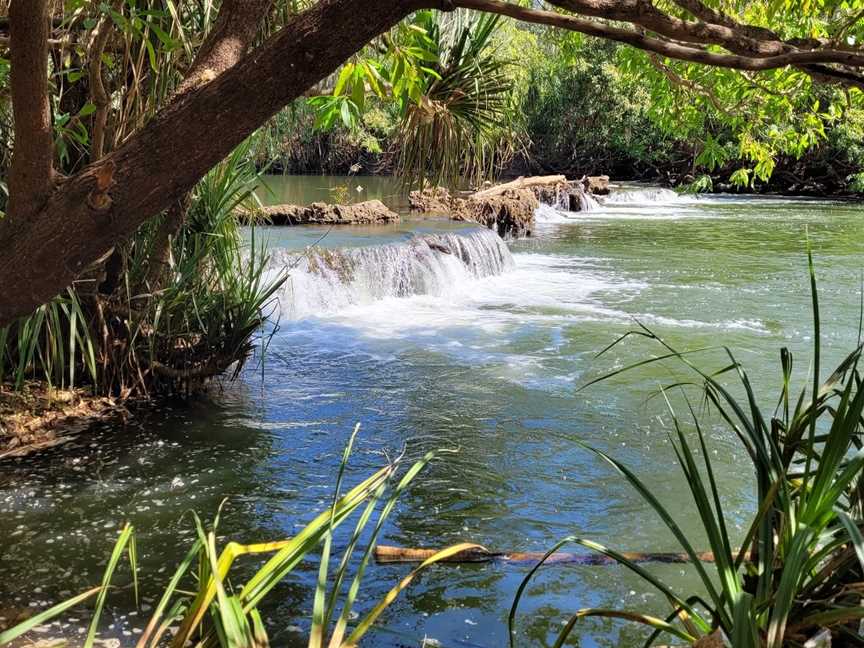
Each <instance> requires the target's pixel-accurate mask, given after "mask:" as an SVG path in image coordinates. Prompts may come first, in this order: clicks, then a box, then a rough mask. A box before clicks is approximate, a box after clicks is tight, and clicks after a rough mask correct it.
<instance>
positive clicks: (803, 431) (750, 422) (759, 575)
mask: <svg viewBox="0 0 864 648" xmlns="http://www.w3.org/2000/svg"><path fill="white" fill-rule="evenodd" d="M810 263H811V265H810V267H811V281H812V295H813V317H814V327H815V335H814V347H813V359H812V367H813V371H812V375H811V377H810V379H809V380H808V382H807V384H805V385H804V386H803V387H801V388H800V389H799V390H797V391H796V390H794V389H793V386H792V383H793V371H792V370H793V357H792V353H791V351H789V350H788V349H787V348H783V349H782V350H781V352H780V375H781V384H782V388H781V390H780V394H779V397H778V398H777V399H776V400H774V401H772V403H771V405H770V406H765V405H763V404H762V403H761V402H760V398H759V396H758V394H759V392H758V390H757V389H756V388H755V387H754V385H753V384H752V383H751V381H750V378H749V376H748V374H747V371H746V370H745V368H744V366H743V365H742V364H741V363H740V362H739V361H738V359H737V358H736V356H735V354H734V353H733V352H732V351H731V350H730V349H728V348H726V347H719V349H720V350H722V352H723V353H724V354H725V356H726V358H727V360H728V362H727V364H726V365H725V366H724V367H723V368H721V369H720V370H719V371H708V370H705V369H702V368H700V366H699V365H698V364H696V363H695V362H694V360H693V356H694V354H695V353H698V352H702V351H705V349H700V350H695V351H682V350H679V349H677V348H675V347H674V346H673V345H671V344H670V343H668V342H667V341H666V340H664V339H663V338H661V337H660V336H658V335H657V334H655V333H654V332H652V331H651V330H649V329H648V328H646V327H644V326H640V328H639V329H638V330H636V331H633V332H631V333H628V334H627V335H625V336H624V337H623V338H621V339H626V338H628V337H632V336H637V337H640V338H643V339H647V340H648V341H650V342H651V343H653V344H655V345H657V346H658V347H659V349H660V353H659V354H658V355H656V356H654V357H652V358H649V359H647V360H643V361H641V362H638V363H635V364H633V365H631V366H628V367H625V368H622V369H617V370H615V371H612V372H610V373H608V374H606V375H604V376H602V377H601V378H598V379H597V380H595V381H592V383H590V384H594V383H596V382H599V381H602V380H607V379H609V378H611V377H613V376H616V375H619V374H621V373H622V372H627V371H633V370H635V369H637V368H639V367H644V366H646V365H648V364H652V363H656V362H661V361H668V360H676V361H678V362H681V363H682V364H683V366H684V367H685V368H686V369H687V370H689V371H690V372H691V373H692V375H693V380H692V381H691V382H687V383H684V384H682V383H680V382H678V383H675V384H674V385H670V386H669V387H667V388H664V389H663V390H662V391H661V393H662V395H663V396H664V397H666V396H667V395H669V394H670V393H671V392H672V391H677V390H679V389H681V390H685V388H686V387H687V386H691V387H692V386H696V387H697V388H698V389H699V391H700V394H701V397H702V398H703V399H704V401H705V402H706V403H707V404H708V405H709V408H710V409H713V410H714V412H715V413H717V414H719V417H720V420H721V421H722V422H723V423H724V424H725V425H726V426H727V427H728V429H729V430H730V431H731V432H732V433H734V435H735V437H736V438H737V439H738V442H739V443H740V445H741V446H742V448H743V449H744V450H745V452H746V456H747V457H748V458H749V465H748V466H747V467H744V466H742V467H741V469H742V471H745V470H747V469H748V468H749V470H751V471H752V472H753V474H754V476H755V491H756V492H755V495H756V501H757V502H758V506H757V508H756V510H755V511H754V512H753V513H752V514H751V516H750V521H749V524H748V525H746V527H745V528H746V532H745V534H744V536H743V539H742V540H741V542H740V544H738V545H737V546H736V544H735V543H733V541H732V539H731V535H730V532H729V526H728V517H727V512H726V511H725V510H724V508H723V504H722V497H721V494H720V492H719V489H718V486H717V475H716V471H715V467H714V465H713V463H712V461H711V452H710V449H709V443H708V440H707V439H706V434H705V429H704V425H703V423H702V422H701V421H700V419H701V418H702V414H700V413H697V409H696V408H694V407H692V406H691V405H690V401H689V400H688V399H687V398H686V392H685V401H684V402H685V408H686V411H687V413H688V419H689V424H686V423H685V420H684V419H682V418H680V417H679V416H678V415H677V414H676V413H675V412H674V410H673V409H672V406H671V404H670V405H669V411H670V412H671V415H672V431H671V434H670V440H671V441H672V447H673V451H674V455H675V458H676V459H677V462H678V465H679V466H680V467H681V471H682V475H681V477H682V480H681V481H682V483H681V487H682V488H686V489H687V490H689V492H690V495H691V497H692V503H693V510H694V511H695V512H696V513H697V515H698V517H699V521H700V523H701V527H702V530H703V531H704V535H705V536H706V537H707V538H708V542H709V545H710V550H711V551H712V552H713V554H714V559H715V562H714V564H713V567H708V566H707V565H706V564H703V563H702V562H700V559H699V557H698V555H697V550H696V548H694V541H693V540H692V538H691V537H690V536H688V534H686V533H685V532H684V531H683V529H682V528H681V526H679V523H678V521H677V520H676V516H675V515H674V514H673V512H672V511H671V510H670V509H669V508H668V507H667V506H666V505H664V504H663V503H662V502H661V501H660V500H659V499H658V498H656V497H655V496H654V495H653V494H652V493H651V490H650V489H649V488H648V486H646V484H645V483H644V482H643V481H642V480H641V479H640V478H639V477H638V476H637V475H636V474H635V473H633V472H632V471H631V470H630V469H629V468H627V466H626V465H624V464H623V463H621V462H619V461H618V460H616V459H615V458H613V457H611V456H609V455H608V454H606V453H604V452H601V451H600V450H597V449H593V448H588V449H589V450H590V451H591V452H593V453H594V454H596V455H597V456H598V457H599V458H600V459H602V460H603V461H604V462H606V463H607V464H608V465H609V466H610V467H611V468H612V469H613V471H615V472H616V473H618V474H619V475H620V476H621V477H623V478H624V479H625V480H626V481H627V482H628V483H629V484H630V485H631V486H632V487H633V488H634V489H635V490H636V491H637V492H638V493H639V495H640V496H641V497H642V498H643V500H644V501H645V503H646V505H648V506H649V507H650V508H651V509H653V510H654V512H655V513H656V514H657V515H658V516H659V518H660V519H661V520H662V521H663V523H664V525H665V526H666V527H667V528H668V529H669V531H670V532H671V533H672V535H673V536H674V537H675V538H676V540H677V541H678V543H679V544H680V546H681V548H682V549H683V550H684V552H685V553H686V554H687V555H689V556H690V564H691V567H692V569H693V571H694V572H695V574H696V575H697V576H698V579H699V581H700V583H701V587H702V589H703V590H704V592H706V593H707V598H703V597H702V596H700V595H699V594H697V593H695V592H679V591H676V590H674V589H673V588H671V587H670V586H668V585H667V584H666V583H664V582H663V581H662V580H661V579H660V578H659V577H657V576H655V575H654V574H653V573H651V572H650V571H648V570H646V569H644V568H643V567H641V566H639V565H637V564H634V563H633V562H631V561H629V560H628V559H627V558H626V557H625V556H623V555H622V554H621V553H619V552H618V551H616V550H615V549H612V548H609V547H604V546H602V545H599V544H597V543H595V542H592V541H590V540H588V539H584V538H579V537H575V536H571V537H568V538H565V539H564V540H562V541H561V542H559V543H558V544H557V545H556V546H555V548H554V549H553V551H554V550H557V548H559V547H561V546H563V545H565V544H568V543H575V544H578V545H582V546H584V547H586V548H588V549H590V550H592V551H597V552H600V553H602V554H604V555H606V556H609V557H611V558H613V559H615V560H616V561H618V562H619V563H620V564H622V565H623V566H625V567H626V568H628V569H630V570H631V571H633V572H634V573H636V574H638V575H639V576H640V577H641V578H643V579H644V580H645V582H646V584H648V585H651V586H652V587H653V588H655V589H657V590H659V591H660V593H661V594H662V595H663V597H664V598H665V600H666V601H667V602H668V605H669V612H668V616H666V617H665V618H654V617H651V616H649V615H646V614H643V613H641V612H640V611H622V610H609V609H583V610H578V611H576V612H575V613H574V614H573V615H572V616H571V618H570V619H569V621H568V622H567V623H566V625H565V626H564V627H563V628H562V629H561V630H560V631H558V632H557V638H556V642H555V644H554V645H555V646H560V645H563V643H564V642H565V641H567V639H568V637H569V636H570V634H571V633H572V632H573V630H574V628H575V627H576V625H577V623H578V622H579V621H580V620H581V619H584V618H587V617H606V618H613V619H626V620H629V621H632V622H635V623H638V624H642V625H645V626H647V627H649V628H651V629H652V632H651V634H650V635H649V637H648V640H647V641H646V643H645V645H646V646H648V645H651V644H652V643H653V642H654V641H655V640H657V638H658V637H659V636H660V635H661V634H667V635H671V636H672V637H675V638H676V639H677V640H678V641H683V642H686V643H695V642H696V641H698V639H699V638H701V637H704V636H706V635H709V634H712V633H721V634H722V635H723V636H725V637H726V638H727V639H728V640H729V641H730V642H731V645H732V646H734V647H735V648H757V647H758V648H781V646H799V645H802V644H803V643H804V642H805V641H806V640H807V639H808V638H810V637H812V636H813V635H815V634H816V633H817V632H819V631H820V630H821V629H827V630H828V631H829V632H830V633H831V634H832V635H833V636H834V638H835V639H838V638H842V639H843V640H844V641H847V642H850V643H852V644H855V645H861V644H862V643H864V636H862V634H861V630H860V626H859V624H858V620H860V619H864V607H862V602H864V597H862V594H864V591H862V588H861V582H862V580H864V541H862V533H861V528H862V524H864V518H862V510H861V501H862V500H861V486H862V480H861V475H862V468H864V449H862V446H864V444H862V438H861V433H862V425H864V389H862V374H861V371H860V369H859V362H860V360H861V353H862V346H861V344H860V341H859V343H858V344H857V345H856V347H855V348H854V349H853V350H852V351H851V352H850V353H849V354H848V355H847V356H846V357H845V358H844V359H843V360H842V362H840V363H839V364H838V365H837V366H836V367H835V368H834V369H833V371H832V372H831V373H830V374H828V377H827V378H825V379H822V378H820V376H821V367H820V356H821V343H820V318H819V303H818V295H817V291H816V281H815V275H814V273H813V271H812V259H811V261H810ZM619 341H620V340H619ZM616 344H617V342H616ZM613 346H614V345H613ZM610 348H611V347H610ZM726 379H732V380H733V381H734V382H735V383H737V386H736V387H732V386H727V385H726ZM666 402H667V404H668V403H669V402H670V401H669V399H667V401H666ZM585 447H586V448H587V446H585ZM550 555H551V552H550ZM545 560H546V559H545V558H544V560H543V561H541V563H540V564H538V565H537V566H536V567H535V568H534V569H533V570H532V571H531V572H530V573H529V574H528V575H527V576H526V578H525V579H524V581H523V583H522V585H521V586H520V588H519V591H518V593H517V596H516V598H515V600H514V603H513V606H512V609H511V613H510V638H511V645H515V637H516V617H517V612H518V607H519V603H520V600H521V598H522V596H523V595H524V592H525V589H526V587H527V585H528V583H529V582H530V581H531V579H532V578H533V576H534V575H535V574H536V572H537V569H538V568H539V567H540V566H541V565H542V564H543V562H545Z"/></svg>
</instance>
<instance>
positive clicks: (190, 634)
mask: <svg viewBox="0 0 864 648" xmlns="http://www.w3.org/2000/svg"><path fill="white" fill-rule="evenodd" d="M358 429H359V425H358V426H357V427H355V429H354V433H353V434H352V435H351V437H350V440H349V442H348V444H347V446H346V448H345V452H344V454H343V457H342V462H341V464H340V467H339V471H338V476H337V479H336V484H335V488H334V491H333V496H332V499H331V504H330V506H329V507H328V509H327V510H325V511H324V512H323V513H321V514H319V515H318V516H317V517H315V518H314V519H313V520H312V521H311V522H309V523H308V524H307V525H306V526H305V527H304V528H303V529H302V530H301V531H300V532H299V533H297V535H295V536H294V537H292V538H288V539H284V540H277V541H274V542H262V543H256V544H245V545H244V544H240V543H237V542H233V541H229V542H227V543H226V544H225V545H224V546H223V547H221V548H220V547H219V546H218V543H217V539H216V538H217V529H218V526H219V518H220V512H217V514H216V517H215V519H214V521H213V523H212V524H211V525H209V526H205V524H204V523H203V522H202V521H201V519H200V518H199V517H198V516H197V515H195V514H192V521H193V523H194V525H195V530H196V536H197V537H196V539H195V541H194V542H193V543H192V544H191V545H190V546H189V548H188V550H187V552H186V555H185V557H184V558H183V559H182V560H181V561H180V563H179V564H178V565H177V566H176V568H175V569H174V571H173V573H172V575H171V577H170V578H169V580H168V582H167V583H166V585H165V587H164V589H163V590H162V594H161V596H160V599H159V602H158V603H157V604H156V606H155V608H154V611H153V614H152V616H151V617H150V619H149V621H148V623H147V625H146V627H145V629H144V631H143V633H142V634H141V636H140V638H139V639H138V641H137V644H136V648H156V647H157V646H162V645H169V646H171V647H172V648H183V647H184V646H190V645H191V646H195V647H196V648H212V647H215V646H220V647H222V648H264V647H265V646H267V645H268V639H267V632H266V629H265V627H264V624H263V622H262V618H261V614H260V612H259V611H258V608H259V606H260V605H262V603H264V602H265V600H266V598H267V596H268V595H269V594H270V593H271V592H272V591H273V589H274V588H275V587H276V586H277V585H278V584H279V583H281V582H282V581H284V580H285V578H286V577H288V576H289V575H290V574H291V573H292V572H293V571H294V570H295V569H296V568H297V566H298V565H300V564H301V563H302V562H303V561H306V560H309V559H313V558H314V557H315V555H316V554H318V559H319V566H320V569H319V577H318V582H317V585H316V588H315V595H314V609H313V613H312V623H311V630H310V634H309V646H310V648H323V647H324V646H326V647H327V648H351V647H354V646H357V645H358V644H359V642H360V640H361V639H362V638H363V637H364V636H365V635H366V634H367V633H368V632H369V630H370V629H371V628H372V627H373V625H374V623H375V621H376V620H377V619H378V618H379V617H380V615H381V614H382V613H383V612H384V610H386V609H387V607H389V606H390V605H391V604H392V603H393V601H394V600H396V598H397V597H398V595H399V594H400V593H401V592H402V591H403V590H404V589H405V588H406V587H408V586H409V585H410V583H411V582H412V580H413V579H414V578H415V577H416V575H417V574H418V573H419V572H421V571H422V570H424V569H426V568H427V567H429V566H430V565H433V564H435V563H437V562H439V561H442V560H446V559H447V558H449V557H451V556H453V555H455V554H457V553H459V552H462V551H465V550H469V549H476V548H477V546H476V545H472V544H467V543H463V544H459V545H455V546H453V547H448V548H447V549H443V550H441V551H439V552H437V553H435V554H434V555H432V556H429V557H428V558H427V559H426V560H425V561H424V562H423V563H422V564H421V565H419V566H418V567H417V568H416V569H414V570H413V571H412V572H410V573H409V574H408V575H407V576H405V577H404V578H402V580H400V581H399V582H398V583H396V584H395V585H394V586H393V587H392V588H391V589H390V591H388V592H387V594H386V595H385V596H384V597H383V598H382V599H381V601H379V602H378V603H377V604H376V605H375V606H373V607H372V608H371V610H370V611H369V612H368V613H366V614H365V616H362V617H361V618H360V619H359V620H358V621H357V622H356V623H354V624H353V627H351V626H352V622H351V619H352V611H353V610H354V606H355V603H356V602H357V600H358V598H359V597H360V594H361V587H362V582H363V577H364V575H365V573H366V568H367V567H368V565H369V561H370V558H371V557H372V555H373V553H374V548H375V545H376V543H377V541H378V538H379V537H380V534H381V532H382V529H383V527H384V524H385V523H386V521H387V519H388V517H389V516H390V514H391V513H392V511H393V508H394V507H395V505H396V502H397V501H398V499H399V498H400V496H401V495H402V494H403V493H404V492H405V491H406V490H407V489H408V488H409V486H410V485H411V483H412V482H413V481H414V479H415V478H416V477H417V475H418V474H419V473H420V472H421V471H422V470H423V469H424V468H425V467H426V466H427V465H428V463H429V462H430V461H431V460H432V459H433V458H435V456H436V455H437V454H440V453H436V452H430V453H427V454H426V455H425V456H424V457H422V458H421V459H420V460H418V461H416V462H414V463H412V464H411V465H409V466H408V467H407V468H406V469H404V470H403V469H402V466H401V464H402V458H401V457H400V458H398V459H396V460H395V461H393V462H391V463H389V464H387V465H385V466H383V467H382V468H380V469H379V470H378V471H376V472H375V473H374V474H372V475H371V476H369V477H367V478H366V479H364V480H362V481H361V482H360V483H358V484H357V485H356V486H354V487H352V488H350V489H349V490H347V492H343V482H344V479H345V476H346V470H347V467H348V462H349V459H350V456H351V451H352V448H353V445H354V439H355V437H356V435H357V432H358ZM351 523H353V529H352V531H351V534H350V539H349V541H348V543H347V545H346V548H345V549H344V551H343V552H342V554H341V555H338V556H337V555H334V554H333V545H332V539H333V534H334V531H335V530H336V528H337V527H339V526H340V525H342V524H351ZM364 532H365V533H364ZM319 549H320V553H318V552H319ZM124 553H125V554H128V558H129V563H130V567H131V570H132V574H133V582H134V583H135V589H136V592H137V580H138V566H137V551H136V545H135V534H134V530H133V528H132V527H131V526H130V525H128V524H127V525H126V526H125V527H124V528H123V531H122V532H121V534H120V536H119V538H118V540H117V542H116V544H115V546H114V548H113V550H112V552H111V556H110V558H109V561H108V566H107V568H106V570H105V574H104V576H103V579H102V583H101V584H100V585H99V586H96V587H93V588H90V589H88V590H86V591H84V592H82V593H81V594H78V595H77V596H74V597H72V598H70V599H69V600H67V601H63V602H61V603H58V604H57V605H55V606H53V607H52V608H50V609H48V610H45V611H43V612H40V613H38V614H36V615H34V616H33V617H32V618H31V619H28V620H27V621H25V622H23V623H20V624H18V625H16V626H14V627H12V628H10V629H8V630H6V631H4V632H2V633H0V646H2V645H5V644H8V643H10V642H12V641H14V640H16V639H18V638H20V637H21V636H22V635H25V634H26V633H27V632H29V631H31V630H32V629H33V628H35V627H37V626H39V625H42V624H44V623H47V622H49V621H51V620H52V619H55V618H57V617H59V616H61V615H63V614H65V613H66V612H67V611H69V610H70V609H72V608H74V607H76V606H78V605H82V604H84V603H86V602H87V601H90V600H94V599H95V602H96V603H95V606H94V612H93V615H92V618H91V622H90V626H89V631H88V634H87V639H86V641H85V644H84V648H91V647H92V645H93V643H94V640H95V638H96V633H97V629H98V625H99V619H100V616H101V612H102V609H103V608H104V606H105V602H106V599H107V597H108V596H109V594H110V593H111V592H112V591H113V590H114V589H115V588H114V586H113V585H112V582H113V579H114V575H115V573H116V571H117V567H118V565H119V563H120V560H121V559H122V557H123V555H124ZM265 556H269V558H267V559H266V560H264V561H263V564H260V565H259V566H258V568H257V570H255V571H254V573H253V574H252V576H251V577H249V578H247V579H245V580H242V579H240V577H238V576H236V575H235V573H234V572H233V571H232V567H233V565H234V563H235V562H236V561H237V560H239V559H247V560H248V559H252V558H259V559H260V558H262V557H265ZM331 559H333V564H335V569H331ZM346 586H347V587H346ZM136 599H137V596H136ZM171 627H176V631H175V632H174V633H173V636H170V637H169V628H171Z"/></svg>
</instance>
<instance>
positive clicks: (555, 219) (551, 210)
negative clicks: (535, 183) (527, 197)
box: [534, 203, 575, 224]
mask: <svg viewBox="0 0 864 648" xmlns="http://www.w3.org/2000/svg"><path fill="white" fill-rule="evenodd" d="M534 220H535V221H536V222H537V223H539V224H546V223H571V222H573V221H574V220H575V214H574V213H573V212H568V211H564V210H561V209H557V208H556V207H552V206H551V205H547V204H545V203H540V206H539V207H538V208H537V209H536V210H534Z"/></svg>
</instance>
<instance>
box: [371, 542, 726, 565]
mask: <svg viewBox="0 0 864 648" xmlns="http://www.w3.org/2000/svg"><path fill="white" fill-rule="evenodd" d="M438 551H440V550H439V549H423V548H409V547H391V546H387V545H378V546H377V547H375V561H376V562H378V563H380V564H392V563H419V562H423V561H424V560H426V559H428V558H431V557H432V556H434V555H435V554H436V553H438ZM620 553H621V555H622V556H623V557H624V558H626V559H627V560H629V561H631V562H634V563H667V564H682V563H689V562H690V556H688V555H687V554H686V553H665V552H660V553H646V552H642V551H622V552H620ZM545 555H546V554H545V552H542V551H510V552H505V551H490V550H488V549H484V548H482V547H478V548H471V549H466V550H465V551H460V552H459V553H456V554H453V555H452V556H450V557H449V558H446V559H444V560H442V561H441V562H448V563H484V562H494V561H501V562H515V563H520V562H525V563H536V562H539V561H540V560H542V558H543V556H545ZM696 557H697V558H698V559H699V561H700V562H714V554H713V553H712V552H710V551H702V552H699V553H697V554H696ZM546 562H547V563H558V564H560V563H566V564H570V565H617V564H619V563H618V561H617V560H615V559H614V558H610V557H609V556H605V555H603V554H589V553H586V554H574V553H566V552H556V553H553V554H552V555H551V556H549V558H547V559H546Z"/></svg>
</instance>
